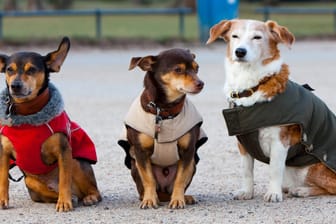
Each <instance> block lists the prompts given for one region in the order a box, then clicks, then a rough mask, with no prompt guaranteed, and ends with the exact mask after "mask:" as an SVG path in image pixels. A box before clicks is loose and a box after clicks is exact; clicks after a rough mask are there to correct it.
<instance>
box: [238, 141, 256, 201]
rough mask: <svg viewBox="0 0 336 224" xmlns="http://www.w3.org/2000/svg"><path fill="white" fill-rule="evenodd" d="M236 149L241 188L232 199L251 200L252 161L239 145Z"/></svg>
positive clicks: (252, 182) (252, 181)
mask: <svg viewBox="0 0 336 224" xmlns="http://www.w3.org/2000/svg"><path fill="white" fill-rule="evenodd" d="M238 148H239V152H240V155H241V166H242V178H243V186H242V188H241V189H240V190H239V191H238V192H236V193H235V194H234V199H237V200H249V199H252V198H253V184H254V176H253V169H254V159H253V157H252V156H251V155H250V154H248V152H247V151H246V150H245V149H244V147H243V146H242V145H241V144H240V143H238Z"/></svg>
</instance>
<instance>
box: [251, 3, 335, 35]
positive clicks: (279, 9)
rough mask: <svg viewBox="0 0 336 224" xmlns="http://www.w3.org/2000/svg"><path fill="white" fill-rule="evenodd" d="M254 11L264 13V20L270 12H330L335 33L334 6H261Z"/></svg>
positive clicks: (323, 13)
mask: <svg viewBox="0 0 336 224" xmlns="http://www.w3.org/2000/svg"><path fill="white" fill-rule="evenodd" d="M256 13H261V14H263V15H264V21H267V20H269V19H270V18H271V14H285V15H286V14H288V15H289V14H310V15H325V14H332V15H333V17H334V32H335V33H336V8H304V7H300V8H290V7H283V8H282V7H263V8H258V9H256Z"/></svg>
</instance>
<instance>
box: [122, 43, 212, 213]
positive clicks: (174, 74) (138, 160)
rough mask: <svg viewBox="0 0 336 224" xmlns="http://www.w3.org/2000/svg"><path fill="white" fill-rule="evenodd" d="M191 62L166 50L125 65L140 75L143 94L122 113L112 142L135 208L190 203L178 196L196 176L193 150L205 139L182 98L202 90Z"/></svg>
mask: <svg viewBox="0 0 336 224" xmlns="http://www.w3.org/2000/svg"><path fill="white" fill-rule="evenodd" d="M194 58H195V55H193V54H191V53H190V52H189V51H187V50H182V49H171V50H167V51H163V52H161V53H160V54H159V55H157V56H146V57H135V58H132V60H131V64H130V68H129V69H130V70H131V69H133V68H135V67H136V66H139V67H140V68H141V69H142V70H143V71H146V75H145V78H144V87H145V89H144V90H143V91H142V93H141V94H140V96H139V97H138V98H137V99H136V100H135V101H134V102H133V104H132V106H131V108H130V110H129V111H128V114H127V115H126V118H125V126H126V132H127V134H126V133H125V136H124V139H123V140H120V141H119V142H118V143H119V145H121V146H122V147H123V148H124V149H125V152H126V159H125V165H126V166H127V167H128V168H129V169H131V174H132V177H133V180H134V181H135V183H136V186H137V190H138V192H139V195H140V200H142V202H141V204H140V208H157V207H158V205H159V201H169V200H170V203H169V205H168V207H169V208H184V207H185V204H194V203H195V202H196V201H195V199H194V198H193V197H192V196H188V195H184V193H185V191H186V189H187V188H188V186H189V184H190V183H191V181H192V178H193V175H194V174H195V171H196V164H197V162H198V160H199V158H198V155H197V149H198V147H200V146H201V145H202V144H203V143H205V142H206V140H207V137H206V136H205V135H204V133H203V132H202V130H201V128H200V126H201V124H202V118H201V116H200V114H199V113H198V112H197V110H196V108H195V107H194V105H193V104H192V103H191V102H190V101H189V100H188V99H187V98H186V94H187V93H191V94H197V93H199V92H200V91H201V90H202V89H203V85H204V83H203V82H202V81H201V80H200V79H199V78H198V77H197V72H198V64H197V63H196V62H195V60H194ZM126 136H127V137H126Z"/></svg>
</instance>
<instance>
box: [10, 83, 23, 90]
mask: <svg viewBox="0 0 336 224" xmlns="http://www.w3.org/2000/svg"><path fill="white" fill-rule="evenodd" d="M10 87H11V89H12V90H13V91H14V92H19V91H20V90H21V89H22V83H21V82H17V81H14V82H13V83H12V84H11V85H10Z"/></svg>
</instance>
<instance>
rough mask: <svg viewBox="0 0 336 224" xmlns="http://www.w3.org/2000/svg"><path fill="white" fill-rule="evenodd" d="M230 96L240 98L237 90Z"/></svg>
mask: <svg viewBox="0 0 336 224" xmlns="http://www.w3.org/2000/svg"><path fill="white" fill-rule="evenodd" d="M230 96H231V98H238V99H239V93H238V92H237V91H232V92H231V94H230Z"/></svg>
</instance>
